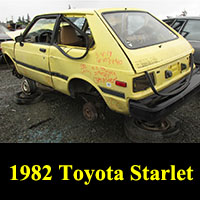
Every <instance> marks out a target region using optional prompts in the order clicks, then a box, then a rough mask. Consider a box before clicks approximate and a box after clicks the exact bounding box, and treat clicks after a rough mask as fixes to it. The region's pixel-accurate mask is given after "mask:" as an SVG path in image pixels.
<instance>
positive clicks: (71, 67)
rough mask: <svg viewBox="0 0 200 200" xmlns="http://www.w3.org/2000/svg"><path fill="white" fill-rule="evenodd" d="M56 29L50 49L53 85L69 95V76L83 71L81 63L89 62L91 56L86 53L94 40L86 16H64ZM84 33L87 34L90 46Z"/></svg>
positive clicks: (89, 51) (89, 50)
mask: <svg viewBox="0 0 200 200" xmlns="http://www.w3.org/2000/svg"><path fill="white" fill-rule="evenodd" d="M76 27H77V28H78V30H79V31H78V30H77V28H76ZM56 30H57V32H56V34H55V35H56V38H55V41H54V45H52V46H51V49H50V69H51V72H52V80H53V85H54V88H55V89H56V90H58V91H60V92H63V93H65V94H67V95H69V91H68V90H67V88H68V87H67V85H68V80H69V77H70V76H71V75H73V74H80V73H81V65H83V64H84V63H87V61H88V57H89V56H86V55H87V53H88V54H90V53H91V49H92V47H93V45H94V40H93V37H92V34H91V31H90V28H89V26H88V23H87V19H86V18H85V17H84V16H74V15H72V16H70V15H68V16H67V17H66V16H62V18H61V19H60V23H59V25H58V27H57V28H56ZM84 34H85V35H86V34H87V38H88V44H89V47H90V48H89V47H88V46H87V44H86V43H87V42H86V38H85V37H84ZM83 58H84V59H83Z"/></svg>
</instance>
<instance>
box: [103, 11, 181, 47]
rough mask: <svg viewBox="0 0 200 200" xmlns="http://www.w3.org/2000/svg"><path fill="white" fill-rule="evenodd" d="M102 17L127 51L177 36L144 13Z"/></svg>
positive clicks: (131, 12) (104, 15) (114, 14)
mask: <svg viewBox="0 0 200 200" xmlns="http://www.w3.org/2000/svg"><path fill="white" fill-rule="evenodd" d="M103 17H104V18H105V20H106V21H107V23H108V24H109V25H110V26H111V28H112V29H113V30H114V32H115V33H116V34H117V36H118V37H119V39H120V40H121V41H122V42H123V44H124V45H125V46H126V47H127V48H129V49H137V48H141V47H146V46H151V45H154V44H159V43H163V42H167V41H171V40H174V39H176V38H177V35H175V33H173V32H172V31H171V30H169V29H168V28H167V27H166V26H165V25H163V24H162V23H161V22H159V21H158V20H157V19H155V18H154V17H153V16H151V15H150V14H148V13H146V12H133V11H124V12H109V13H103Z"/></svg>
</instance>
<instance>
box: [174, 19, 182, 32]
mask: <svg viewBox="0 0 200 200" xmlns="http://www.w3.org/2000/svg"><path fill="white" fill-rule="evenodd" d="M184 23H185V21H184V20H177V21H176V22H175V23H174V24H173V25H172V28H173V29H174V30H176V31H177V32H179V31H180V30H181V28H182V26H183V24H184Z"/></svg>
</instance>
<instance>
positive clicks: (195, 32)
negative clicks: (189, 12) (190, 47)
mask: <svg viewBox="0 0 200 200" xmlns="http://www.w3.org/2000/svg"><path fill="white" fill-rule="evenodd" d="M181 34H182V35H183V36H184V37H185V38H186V39H188V40H197V41H200V21H199V20H188V22H187V24H186V25H185V27H184V29H183V31H182V33H181Z"/></svg>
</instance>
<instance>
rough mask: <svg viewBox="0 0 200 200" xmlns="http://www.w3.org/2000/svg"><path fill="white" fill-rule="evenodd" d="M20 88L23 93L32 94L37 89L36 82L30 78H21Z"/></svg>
mask: <svg viewBox="0 0 200 200" xmlns="http://www.w3.org/2000/svg"><path fill="white" fill-rule="evenodd" d="M21 89H22V91H23V93H25V94H28V95H30V94H33V93H35V92H36V90H37V86H36V82H35V81H33V80H31V79H28V78H26V79H24V80H23V82H22V84H21Z"/></svg>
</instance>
